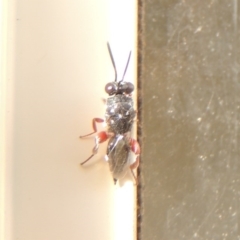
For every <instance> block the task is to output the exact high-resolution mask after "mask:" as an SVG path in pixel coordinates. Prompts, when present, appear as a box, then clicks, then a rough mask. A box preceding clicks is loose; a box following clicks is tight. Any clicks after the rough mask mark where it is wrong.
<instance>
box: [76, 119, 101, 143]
mask: <svg viewBox="0 0 240 240" xmlns="http://www.w3.org/2000/svg"><path fill="white" fill-rule="evenodd" d="M102 122H104V119H102V118H93V120H92V127H93V132H92V133H89V134H86V135H83V136H80V138H84V137H87V136H90V135H92V134H94V133H96V132H97V123H102Z"/></svg>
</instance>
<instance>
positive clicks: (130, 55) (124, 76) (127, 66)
mask: <svg viewBox="0 0 240 240" xmlns="http://www.w3.org/2000/svg"><path fill="white" fill-rule="evenodd" d="M131 53H132V52H131V51H130V53H129V56H128V60H127V64H126V67H125V70H124V73H123V76H122V80H121V81H120V82H122V81H123V80H124V77H125V74H126V72H127V68H128V64H129V61H130V58H131Z"/></svg>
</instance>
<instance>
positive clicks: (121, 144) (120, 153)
mask: <svg viewBox="0 0 240 240" xmlns="http://www.w3.org/2000/svg"><path fill="white" fill-rule="evenodd" d="M129 153H130V147H129V143H128V139H127V138H126V137H124V136H123V135H116V136H114V137H112V138H110V140H109V142H108V147H107V156H108V162H109V167H110V171H111V172H112V175H113V179H115V180H117V179H120V178H122V177H124V175H125V174H126V172H127V169H128V167H129Z"/></svg>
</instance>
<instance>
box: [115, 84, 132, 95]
mask: <svg viewBox="0 0 240 240" xmlns="http://www.w3.org/2000/svg"><path fill="white" fill-rule="evenodd" d="M133 90H134V85H133V84H132V83H131V82H119V84H118V93H125V94H130V93H132V92H133Z"/></svg>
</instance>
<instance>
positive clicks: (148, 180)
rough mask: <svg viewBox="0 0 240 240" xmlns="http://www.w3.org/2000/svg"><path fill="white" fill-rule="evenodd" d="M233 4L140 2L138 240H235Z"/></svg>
mask: <svg viewBox="0 0 240 240" xmlns="http://www.w3.org/2000/svg"><path fill="white" fill-rule="evenodd" d="M239 7H240V5H239V3H238V1H237V0H230V1H217V0H211V1H210V0H201V1H191V0H145V1H143V6H142V20H141V28H142V35H141V43H142V44H141V59H142V61H141V66H140V71H141V74H140V75H141V87H142V95H141V102H142V106H141V107H142V109H141V110H142V113H141V114H142V116H141V118H142V124H141V131H142V159H141V160H142V163H141V177H140V178H141V201H142V210H141V218H142V220H141V232H140V237H141V239H142V240H149V239H151V240H155V239H156V240H183V239H186V240H190V239H199V240H200V239H204V240H210V239H229V240H232V239H240V228H239V224H240V141H239V140H240V132H239V127H240V77H239V71H240V48H239V47H240V39H239V34H240V18H239V16H240V12H239Z"/></svg>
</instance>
